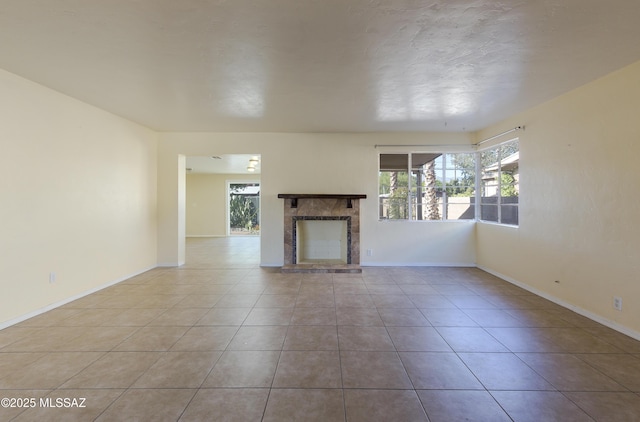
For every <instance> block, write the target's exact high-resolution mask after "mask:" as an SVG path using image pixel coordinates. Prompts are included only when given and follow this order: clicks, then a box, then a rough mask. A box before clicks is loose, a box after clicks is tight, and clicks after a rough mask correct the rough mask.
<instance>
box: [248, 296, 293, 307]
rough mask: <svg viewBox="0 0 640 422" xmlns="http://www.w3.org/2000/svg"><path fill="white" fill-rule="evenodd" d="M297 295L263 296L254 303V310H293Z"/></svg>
mask: <svg viewBox="0 0 640 422" xmlns="http://www.w3.org/2000/svg"><path fill="white" fill-rule="evenodd" d="M297 299H298V295H297V294H263V295H262V296H260V299H258V301H257V302H256V305H255V307H256V308H293V307H295V306H296V300H297Z"/></svg>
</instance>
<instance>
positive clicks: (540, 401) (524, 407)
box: [491, 391, 593, 422]
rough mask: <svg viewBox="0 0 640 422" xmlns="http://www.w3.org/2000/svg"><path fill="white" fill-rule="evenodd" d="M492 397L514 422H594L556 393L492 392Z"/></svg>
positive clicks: (560, 394)
mask: <svg viewBox="0 0 640 422" xmlns="http://www.w3.org/2000/svg"><path fill="white" fill-rule="evenodd" d="M491 395H492V396H493V397H494V398H495V399H496V401H497V402H498V403H499V404H500V406H501V407H502V408H503V409H504V410H505V411H506V412H507V414H508V415H509V416H510V417H511V418H512V419H513V420H514V421H518V422H540V421H562V422H582V421H585V422H587V421H589V422H592V421H593V419H592V418H591V417H589V415H587V414H586V413H585V412H584V411H583V410H582V409H580V408H579V407H578V406H576V405H575V404H574V403H573V402H571V401H570V400H569V399H568V398H566V397H565V396H564V395H563V394H562V393H559V392H556V391H492V392H491Z"/></svg>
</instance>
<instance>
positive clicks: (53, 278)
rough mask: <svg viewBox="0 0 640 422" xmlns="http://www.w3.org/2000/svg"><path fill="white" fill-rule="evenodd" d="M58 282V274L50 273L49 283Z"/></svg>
mask: <svg viewBox="0 0 640 422" xmlns="http://www.w3.org/2000/svg"><path fill="white" fill-rule="evenodd" d="M55 282H56V273H49V283H55Z"/></svg>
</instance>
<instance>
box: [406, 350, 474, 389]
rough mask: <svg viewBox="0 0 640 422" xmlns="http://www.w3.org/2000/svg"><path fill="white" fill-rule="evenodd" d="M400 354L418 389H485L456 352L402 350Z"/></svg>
mask: <svg viewBox="0 0 640 422" xmlns="http://www.w3.org/2000/svg"><path fill="white" fill-rule="evenodd" d="M398 354H399V355H400V359H401V360H402V363H403V364H404V367H405V369H406V370H407V374H408V375H409V378H411V382H412V383H413V386H414V387H415V388H416V389H425V390H481V389H484V387H483V386H482V384H480V382H479V381H478V379H477V378H476V377H475V376H474V375H473V373H472V372H471V371H470V370H469V368H467V366H466V365H465V364H464V362H462V360H460V358H459V357H458V356H457V355H456V354H455V353H432V352H400V353H398Z"/></svg>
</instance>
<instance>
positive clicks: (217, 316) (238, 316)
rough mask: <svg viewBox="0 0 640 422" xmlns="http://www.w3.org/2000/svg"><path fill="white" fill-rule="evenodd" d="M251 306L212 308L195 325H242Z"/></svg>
mask: <svg viewBox="0 0 640 422" xmlns="http://www.w3.org/2000/svg"><path fill="white" fill-rule="evenodd" d="M249 312H251V308H213V309H211V310H209V311H208V312H207V313H206V314H205V315H204V316H203V317H202V318H200V320H198V322H197V323H196V324H195V325H242V323H243V322H244V320H245V319H246V318H247V315H249Z"/></svg>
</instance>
